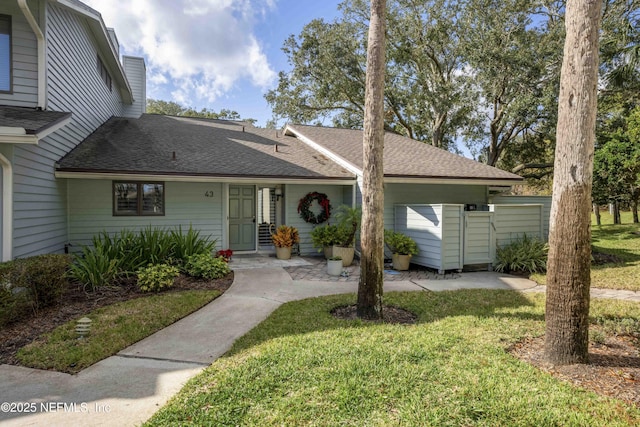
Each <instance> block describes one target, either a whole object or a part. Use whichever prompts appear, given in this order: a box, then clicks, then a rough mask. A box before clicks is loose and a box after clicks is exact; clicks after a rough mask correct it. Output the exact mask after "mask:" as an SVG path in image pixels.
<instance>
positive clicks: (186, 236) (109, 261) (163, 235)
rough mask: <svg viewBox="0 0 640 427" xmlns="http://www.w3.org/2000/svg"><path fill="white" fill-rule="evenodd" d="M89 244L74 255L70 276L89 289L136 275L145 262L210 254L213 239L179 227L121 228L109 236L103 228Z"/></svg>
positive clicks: (182, 260)
mask: <svg viewBox="0 0 640 427" xmlns="http://www.w3.org/2000/svg"><path fill="white" fill-rule="evenodd" d="M92 243H93V247H84V248H83V249H82V253H80V254H76V255H75V257H74V263H73V265H72V267H71V277H72V278H73V279H74V280H76V281H78V282H80V283H82V284H84V285H85V287H87V288H89V289H90V290H95V289H96V288H98V287H101V286H107V285H110V284H113V283H114V282H115V281H117V280H118V279H119V278H120V277H122V276H124V277H128V276H129V275H133V274H136V272H137V271H138V270H140V269H141V268H142V267H144V266H146V265H149V264H172V265H174V264H175V265H178V266H179V267H181V266H182V265H184V263H185V262H186V260H187V258H188V257H189V256H191V255H193V254H196V253H206V254H210V253H211V252H212V251H213V250H214V249H215V245H216V241H215V240H210V239H209V238H206V237H201V236H200V233H199V232H198V231H197V230H194V229H193V228H192V227H189V230H188V231H187V232H186V233H183V232H182V227H178V228H177V229H174V230H171V231H169V230H165V229H161V228H152V227H151V226H148V227H146V228H144V229H142V230H140V231H139V232H137V233H136V232H133V231H131V230H127V229H123V230H121V231H120V232H118V233H115V234H113V235H111V234H109V233H107V232H106V231H103V232H101V233H99V234H97V235H96V236H94V237H93V239H92Z"/></svg>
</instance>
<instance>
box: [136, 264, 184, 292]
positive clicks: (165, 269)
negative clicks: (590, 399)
mask: <svg viewBox="0 0 640 427" xmlns="http://www.w3.org/2000/svg"><path fill="white" fill-rule="evenodd" d="M136 275H137V276H138V287H139V288H140V290H141V291H144V292H159V291H161V290H162V289H164V288H169V287H171V286H173V282H174V280H175V278H176V277H178V276H179V275H180V270H178V268H177V267H175V266H173V265H168V264H149V265H148V266H147V267H143V268H140V269H139V270H138V271H137V272H136Z"/></svg>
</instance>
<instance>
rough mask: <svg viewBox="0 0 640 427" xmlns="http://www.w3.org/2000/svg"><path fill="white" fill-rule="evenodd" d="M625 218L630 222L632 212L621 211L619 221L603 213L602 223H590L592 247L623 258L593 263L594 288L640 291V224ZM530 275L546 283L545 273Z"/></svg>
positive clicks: (592, 277) (541, 282)
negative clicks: (615, 223)
mask: <svg viewBox="0 0 640 427" xmlns="http://www.w3.org/2000/svg"><path fill="white" fill-rule="evenodd" d="M625 214H626V216H628V218H627V217H626V216H625ZM625 218H626V219H627V220H629V222H630V221H631V213H629V212H624V213H623V215H622V219H623V224H621V225H613V224H611V223H609V224H607V223H608V222H609V220H610V215H609V214H605V213H603V214H602V219H603V222H602V223H603V224H605V225H600V226H597V225H592V227H591V243H592V245H593V248H594V250H595V251H598V252H602V253H607V254H612V255H615V256H617V257H618V258H620V259H621V260H622V262H621V263H615V264H614V263H610V264H602V265H594V266H592V267H591V286H592V287H594V288H606V289H628V290H632V291H640V280H639V279H638V278H639V277H640V224H633V223H624V222H625ZM605 220H606V221H605ZM531 279H532V280H535V281H536V282H537V283H540V284H542V285H546V283H547V278H546V276H545V275H544V274H533V275H531Z"/></svg>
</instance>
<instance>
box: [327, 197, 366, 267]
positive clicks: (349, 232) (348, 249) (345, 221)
mask: <svg viewBox="0 0 640 427" xmlns="http://www.w3.org/2000/svg"><path fill="white" fill-rule="evenodd" d="M361 217H362V210H360V208H350V207H349V206H347V205H342V206H340V208H338V213H337V214H336V219H337V220H338V221H339V224H338V233H337V236H336V237H337V241H336V243H335V244H334V246H333V255H334V256H339V257H341V258H342V265H343V266H344V267H348V266H350V265H351V263H352V262H353V255H354V253H355V248H354V246H353V243H354V242H355V240H356V233H357V232H358V229H359V228H360V219H361Z"/></svg>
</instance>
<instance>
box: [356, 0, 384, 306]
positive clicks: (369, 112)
mask: <svg viewBox="0 0 640 427" xmlns="http://www.w3.org/2000/svg"><path fill="white" fill-rule="evenodd" d="M385 14H386V0H372V1H371V20H370V21H369V40H368V42H369V44H368V47H367V77H366V83H365V85H366V86H365V109H364V137H363V144H362V145H363V147H362V150H363V156H364V163H363V184H362V229H361V233H360V236H361V237H360V239H361V241H360V245H361V250H362V256H361V259H360V282H359V284H358V306H357V313H358V317H361V318H364V319H382V285H383V279H384V223H383V211H384V186H383V181H384V174H383V169H382V153H383V149H384V69H385Z"/></svg>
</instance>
